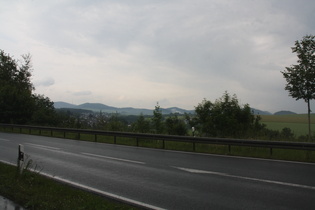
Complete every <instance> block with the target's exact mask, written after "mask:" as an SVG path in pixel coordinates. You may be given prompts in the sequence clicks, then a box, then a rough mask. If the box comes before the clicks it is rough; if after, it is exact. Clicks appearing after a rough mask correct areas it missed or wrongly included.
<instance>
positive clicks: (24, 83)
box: [0, 50, 34, 123]
mask: <svg viewBox="0 0 315 210" xmlns="http://www.w3.org/2000/svg"><path fill="white" fill-rule="evenodd" d="M22 58H23V61H22V64H20V65H19V62H18V61H16V60H14V59H13V58H12V57H11V56H9V55H8V54H6V53H5V52H4V51H3V50H0V122H2V123H26V122H27V121H29V119H30V118H31V116H32V114H33V111H34V100H33V98H32V90H33V89H34V87H33V84H32V83H31V81H30V77H31V56H30V55H24V56H22Z"/></svg>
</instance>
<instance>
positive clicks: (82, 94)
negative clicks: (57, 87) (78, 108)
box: [73, 90, 92, 96]
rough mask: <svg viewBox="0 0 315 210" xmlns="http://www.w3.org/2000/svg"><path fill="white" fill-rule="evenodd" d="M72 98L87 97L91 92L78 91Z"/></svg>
mask: <svg viewBox="0 0 315 210" xmlns="http://www.w3.org/2000/svg"><path fill="white" fill-rule="evenodd" d="M73 95H74V96H88V95H92V92H91V91H89V90H84V91H78V92H74V93H73Z"/></svg>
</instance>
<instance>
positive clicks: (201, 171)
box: [173, 166, 315, 190]
mask: <svg viewBox="0 0 315 210" xmlns="http://www.w3.org/2000/svg"><path fill="white" fill-rule="evenodd" d="M173 168H177V169H179V170H183V171H187V172H190V173H197V174H214V175H218V176H225V177H230V178H237V179H245V180H250V181H256V182H265V183H270V184H278V185H284V186H289V187H299V188H305V189H310V190H315V187H314V186H307V185H301V184H294V183H288V182H280V181H273V180H268V179H258V178H251V177H245V176H237V175H231V174H226V173H220V172H215V171H204V170H198V169H190V168H181V167H175V166H173Z"/></svg>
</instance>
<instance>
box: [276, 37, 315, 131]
mask: <svg viewBox="0 0 315 210" xmlns="http://www.w3.org/2000/svg"><path fill="white" fill-rule="evenodd" d="M292 53H296V54H297V57H298V60H297V64H295V65H291V66H290V67H286V70H284V71H282V72H281V73H282V74H283V77H284V78H285V79H286V81H287V84H286V86H285V90H287V91H289V95H290V96H291V97H293V98H295V99H296V100H300V99H303V100H304V101H305V102H306V103H307V107H308V119H309V136H310V135H311V127H310V112H311V110H310V101H311V100H312V99H315V36H312V35H307V36H304V37H303V39H302V40H301V41H299V40H297V41H295V46H294V47H292Z"/></svg>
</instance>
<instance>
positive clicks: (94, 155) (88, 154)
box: [81, 152, 145, 164]
mask: <svg viewBox="0 0 315 210" xmlns="http://www.w3.org/2000/svg"><path fill="white" fill-rule="evenodd" d="M81 154H83V155H87V156H92V157H98V158H105V159H110V160H118V161H124V162H129V163H137V164H145V163H144V162H140V161H134V160H127V159H121V158H114V157H109V156H103V155H96V154H91V153H85V152H81Z"/></svg>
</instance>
